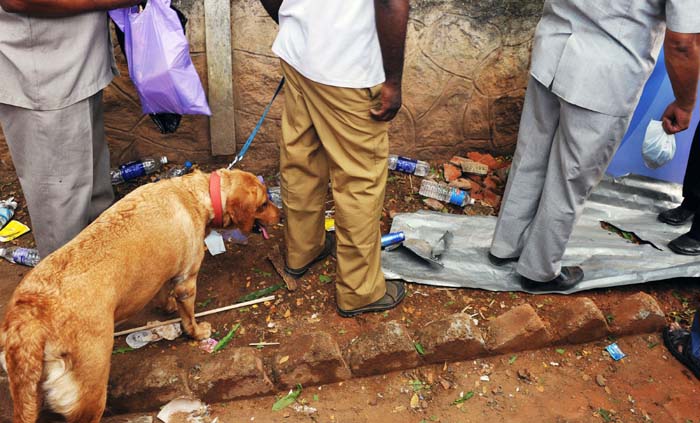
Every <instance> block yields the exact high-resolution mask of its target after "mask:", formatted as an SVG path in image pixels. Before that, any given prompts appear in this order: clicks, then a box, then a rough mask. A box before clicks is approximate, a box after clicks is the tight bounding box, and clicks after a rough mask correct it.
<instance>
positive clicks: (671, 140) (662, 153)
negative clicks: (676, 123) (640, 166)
mask: <svg viewBox="0 0 700 423" xmlns="http://www.w3.org/2000/svg"><path fill="white" fill-rule="evenodd" d="M675 155H676V136H675V135H669V134H667V133H666V131H664V128H663V126H662V124H661V122H660V121H658V120H652V121H651V122H649V126H648V127H647V133H646V135H645V136H644V144H642V157H643V158H644V163H645V164H646V165H647V167H648V168H650V169H658V168H660V167H661V166H663V165H665V164H666V163H668V162H670V161H671V160H673V156H675Z"/></svg>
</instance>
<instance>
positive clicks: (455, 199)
mask: <svg viewBox="0 0 700 423" xmlns="http://www.w3.org/2000/svg"><path fill="white" fill-rule="evenodd" d="M418 193H419V194H420V195H422V196H424V197H430V198H434V199H436V200H439V201H443V202H445V203H450V204H454V205H455V206H459V207H464V206H466V205H467V204H473V203H474V202H473V200H472V199H471V197H469V193H468V192H466V191H463V190H461V189H459V188H452V187H449V186H447V185H445V184H441V183H438V182H435V181H431V180H430V179H424V180H423V182H422V183H421V184H420V191H418Z"/></svg>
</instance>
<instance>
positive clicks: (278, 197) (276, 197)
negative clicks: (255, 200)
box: [267, 187, 282, 209]
mask: <svg viewBox="0 0 700 423" xmlns="http://www.w3.org/2000/svg"><path fill="white" fill-rule="evenodd" d="M267 197H268V198H269V199H270V201H271V202H272V204H274V205H275V206H277V208H278V209H281V208H282V192H281V190H280V187H270V188H268V189H267Z"/></svg>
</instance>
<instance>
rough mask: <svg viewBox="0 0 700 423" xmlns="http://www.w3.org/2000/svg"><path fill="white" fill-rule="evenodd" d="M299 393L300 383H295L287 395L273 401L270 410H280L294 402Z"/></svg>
mask: <svg viewBox="0 0 700 423" xmlns="http://www.w3.org/2000/svg"><path fill="white" fill-rule="evenodd" d="M299 395H301V385H300V384H297V386H296V388H294V389H291V390H290V391H289V393H288V394H287V395H285V396H284V397H282V398H280V399H278V400H277V401H275V403H274V404H273V405H272V411H280V410H283V409H285V408H287V407H288V406H290V405H292V404H294V403H295V402H296V400H297V398H299Z"/></svg>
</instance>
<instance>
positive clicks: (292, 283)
mask: <svg viewBox="0 0 700 423" xmlns="http://www.w3.org/2000/svg"><path fill="white" fill-rule="evenodd" d="M267 259H268V260H269V261H270V263H271V264H272V267H273V268H274V269H275V272H277V274H278V275H279V276H280V278H282V280H283V281H284V283H285V285H287V289H288V290H289V291H296V289H297V281H296V280H294V278H292V277H291V276H289V275H288V274H287V272H285V271H284V263H283V262H282V253H281V252H280V247H279V245H276V244H275V246H274V247H272V252H271V253H270V254H269V255H268V256H267Z"/></svg>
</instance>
